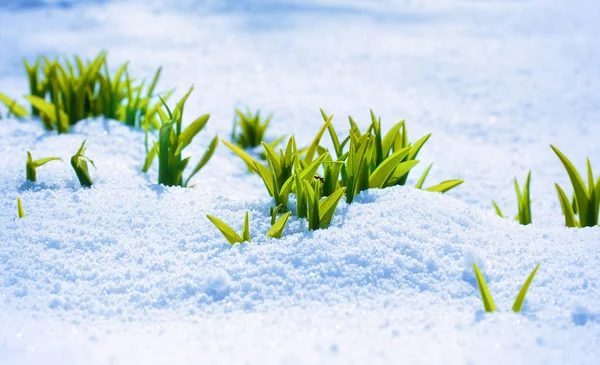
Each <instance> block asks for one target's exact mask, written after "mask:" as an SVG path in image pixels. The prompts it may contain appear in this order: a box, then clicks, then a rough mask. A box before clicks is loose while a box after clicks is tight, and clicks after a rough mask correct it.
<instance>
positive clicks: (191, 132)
mask: <svg viewBox="0 0 600 365" xmlns="http://www.w3.org/2000/svg"><path fill="white" fill-rule="evenodd" d="M209 118H210V114H204V115H203V116H201V117H199V118H197V119H196V120H195V121H193V122H192V124H190V125H189V126H188V127H187V128H186V129H185V130H184V131H183V132H181V134H180V135H179V140H178V142H179V145H178V146H177V150H176V151H175V154H176V155H178V154H180V153H181V150H183V149H184V148H185V147H187V146H188V145H189V144H190V143H191V142H192V139H194V137H196V135H197V134H198V133H200V131H202V129H204V127H205V126H206V123H208V119H209Z"/></svg>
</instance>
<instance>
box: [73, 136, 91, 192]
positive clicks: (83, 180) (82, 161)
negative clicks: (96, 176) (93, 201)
mask: <svg viewBox="0 0 600 365" xmlns="http://www.w3.org/2000/svg"><path fill="white" fill-rule="evenodd" d="M85 142H86V140H83V143H81V147H79V150H77V153H75V154H74V155H73V157H71V166H73V170H75V174H76V175H77V178H78V179H79V183H80V184H81V186H84V187H88V188H89V187H90V186H92V184H93V183H94V182H93V181H92V178H91V177H90V173H89V171H88V165H87V163H88V161H89V163H91V164H92V166H94V168H96V165H94V161H92V160H90V159H89V158H88V157H87V156H85Z"/></svg>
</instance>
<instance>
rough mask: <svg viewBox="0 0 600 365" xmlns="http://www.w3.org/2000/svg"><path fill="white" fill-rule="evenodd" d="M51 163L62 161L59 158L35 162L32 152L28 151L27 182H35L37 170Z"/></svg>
mask: <svg viewBox="0 0 600 365" xmlns="http://www.w3.org/2000/svg"><path fill="white" fill-rule="evenodd" d="M50 161H62V159H61V158H59V157H46V158H40V159H39V160H35V161H34V160H33V158H32V157H31V152H29V151H27V162H26V163H25V176H26V178H27V180H29V181H33V182H35V181H36V179H37V171H36V169H37V168H38V167H40V166H42V165H45V164H47V163H48V162H50Z"/></svg>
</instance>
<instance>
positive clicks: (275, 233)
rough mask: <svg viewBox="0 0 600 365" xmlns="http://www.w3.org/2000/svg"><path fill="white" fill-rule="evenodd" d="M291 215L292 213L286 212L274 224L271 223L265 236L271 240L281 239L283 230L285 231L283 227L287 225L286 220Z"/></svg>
mask: <svg viewBox="0 0 600 365" xmlns="http://www.w3.org/2000/svg"><path fill="white" fill-rule="evenodd" d="M275 214H277V213H275ZM291 214H292V212H287V213H285V214H284V215H282V216H281V217H279V219H278V220H277V221H276V222H274V223H272V224H271V229H269V230H268V231H267V236H268V237H272V238H281V235H282V234H283V230H284V229H285V225H286V224H287V221H288V218H289V217H290V215H291Z"/></svg>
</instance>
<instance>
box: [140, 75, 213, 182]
mask: <svg viewBox="0 0 600 365" xmlns="http://www.w3.org/2000/svg"><path fill="white" fill-rule="evenodd" d="M193 89H194V88H193V87H191V88H190V90H189V91H188V92H187V93H186V94H185V95H184V97H183V98H182V99H181V100H180V101H179V102H178V103H177V105H176V106H175V109H174V110H173V112H171V110H170V109H169V107H168V106H167V105H166V103H164V101H163V105H164V107H165V109H167V113H165V112H164V111H162V109H158V113H159V114H160V116H161V120H162V125H161V127H160V133H159V140H158V141H156V142H154V144H153V146H154V147H153V148H152V149H151V150H149V151H148V155H147V157H146V161H145V163H144V167H143V168H142V171H144V172H146V171H148V169H149V168H150V166H151V165H152V161H153V159H154V157H155V156H158V183H159V184H163V185H166V186H182V187H187V186H188V183H189V181H190V179H191V178H192V177H193V176H194V175H196V174H197V173H198V172H199V171H200V170H201V169H202V168H203V167H204V166H205V165H206V164H207V163H208V161H209V160H210V158H211V157H212V155H213V153H214V152H215V150H216V148H217V144H218V142H219V139H218V137H217V136H215V137H214V138H213V139H212V141H211V142H210V143H209V145H208V148H207V150H206V151H205V152H204V155H203V156H202V158H201V159H200V161H199V162H198V164H197V165H196V167H194V169H193V170H192V172H191V174H190V175H189V176H188V177H187V179H185V180H184V179H183V172H184V170H185V168H186V167H187V165H188V163H189V161H190V157H187V158H182V156H181V152H182V151H183V149H184V148H185V147H187V146H188V145H189V144H190V143H191V142H192V140H193V139H194V137H196V135H198V133H200V131H202V129H204V127H205V126H206V124H207V123H208V119H209V118H210V114H205V115H202V116H200V117H198V118H197V119H196V120H195V121H193V122H192V123H191V124H190V125H189V126H188V127H187V128H186V129H185V130H183V131H182V118H183V108H184V106H185V102H186V100H187V98H188V97H189V95H190V94H191V92H192V90H193Z"/></svg>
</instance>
